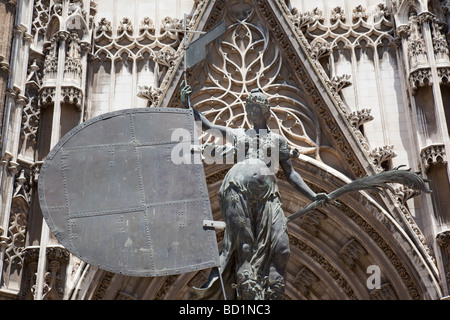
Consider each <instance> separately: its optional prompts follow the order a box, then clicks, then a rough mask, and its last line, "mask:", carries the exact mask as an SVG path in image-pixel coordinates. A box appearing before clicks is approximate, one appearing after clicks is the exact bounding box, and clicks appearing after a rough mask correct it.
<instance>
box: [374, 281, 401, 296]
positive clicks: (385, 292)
mask: <svg viewBox="0 0 450 320" xmlns="http://www.w3.org/2000/svg"><path fill="white" fill-rule="evenodd" d="M370 300H398V297H397V295H396V294H395V291H394V289H393V288H392V286H391V285H390V284H389V283H385V284H382V285H381V286H380V288H379V289H374V290H372V291H371V292H370Z"/></svg>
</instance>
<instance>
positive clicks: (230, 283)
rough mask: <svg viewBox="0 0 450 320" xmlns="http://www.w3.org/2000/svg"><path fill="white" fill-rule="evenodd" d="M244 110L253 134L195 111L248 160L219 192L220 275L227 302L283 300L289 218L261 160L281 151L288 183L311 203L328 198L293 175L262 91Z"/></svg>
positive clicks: (208, 291)
mask: <svg viewBox="0 0 450 320" xmlns="http://www.w3.org/2000/svg"><path fill="white" fill-rule="evenodd" d="M182 86H183V85H182ZM190 93H191V88H190V87H189V86H185V87H182V89H181V100H182V102H183V103H184V104H185V105H186V104H187V103H186V102H187V99H188V96H189V94H190ZM245 108H246V112H247V114H248V116H249V118H250V120H251V122H252V124H253V129H252V130H242V129H233V128H229V127H225V126H219V125H215V124H213V123H211V122H210V121H209V120H207V119H206V117H205V116H204V115H203V114H202V113H200V112H199V111H197V110H195V109H194V115H195V118H196V120H197V121H201V123H202V127H203V130H209V129H213V130H216V131H219V132H221V133H222V134H223V135H224V136H226V137H227V139H228V140H230V139H231V140H232V141H229V142H231V143H233V144H234V146H235V147H236V148H244V149H245V150H244V151H245V152H244V153H243V154H244V157H243V158H242V159H237V161H238V162H237V163H235V164H234V165H233V166H232V168H231V169H230V170H229V171H228V173H227V175H226V176H225V178H224V179H223V182H222V186H221V189H220V192H219V202H220V207H221V210H222V216H223V219H224V221H225V223H226V230H225V235H224V240H223V247H222V251H221V255H220V261H221V268H220V270H221V272H222V275H223V279H224V283H225V291H226V293H227V297H231V298H237V299H244V300H260V299H264V300H269V299H281V298H282V297H283V295H284V287H285V269H286V266H287V263H288V259H289V254H290V249H289V239H288V235H287V227H286V218H285V216H284V212H283V209H282V207H281V198H280V193H279V191H278V185H277V179H276V177H275V173H274V172H272V171H271V170H270V169H269V168H268V167H269V166H270V165H273V164H272V163H270V162H269V163H268V162H267V160H266V159H262V158H261V157H260V156H259V155H260V154H267V152H268V153H269V154H270V153H271V152H278V154H277V155H278V159H279V164H280V167H281V168H282V170H283V171H284V173H285V175H286V177H287V180H288V181H289V182H290V183H291V185H292V186H293V187H294V188H295V189H297V190H298V191H299V192H301V193H302V194H303V195H305V196H306V197H307V198H308V199H309V200H311V201H313V202H314V201H316V200H320V201H322V202H326V201H328V196H327V195H326V194H324V193H319V194H316V193H315V192H313V191H312V190H311V189H310V188H309V187H308V186H307V185H306V183H305V182H304V181H303V179H302V177H301V176H300V175H299V174H298V173H297V172H296V171H295V170H294V168H293V166H292V162H291V159H290V154H291V153H290V148H289V146H288V144H287V142H286V140H285V139H284V138H283V137H281V136H280V135H278V134H275V133H273V132H271V131H270V130H269V128H268V127H267V120H268V118H269V116H270V105H269V101H268V99H267V97H266V96H265V95H264V94H263V92H262V91H261V90H260V89H256V90H252V92H251V93H250V94H249V96H248V98H247V101H246V106H245ZM254 139H256V140H257V141H255V140H254ZM255 148H256V149H260V148H265V150H264V151H265V152H259V151H261V150H252V149H255ZM237 152H238V151H237ZM251 154H253V155H256V156H254V157H252V156H251ZM217 276H218V274H217V272H215V273H214V272H212V273H211V276H210V279H209V281H208V283H207V284H206V285H205V287H204V288H201V289H196V290H195V292H196V295H197V297H198V298H218V296H219V294H220V292H221V290H220V287H219V286H218V284H217V282H218V281H216V280H217ZM233 289H236V290H233Z"/></svg>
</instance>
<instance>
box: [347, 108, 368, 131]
mask: <svg viewBox="0 0 450 320" xmlns="http://www.w3.org/2000/svg"><path fill="white" fill-rule="evenodd" d="M370 112H371V110H370V109H362V110H358V111H355V112H352V113H350V114H349V116H348V119H349V121H350V123H351V124H352V126H353V127H354V128H359V127H361V126H362V125H363V124H364V123H367V122H369V121H372V120H373V116H372V115H371V114H370Z"/></svg>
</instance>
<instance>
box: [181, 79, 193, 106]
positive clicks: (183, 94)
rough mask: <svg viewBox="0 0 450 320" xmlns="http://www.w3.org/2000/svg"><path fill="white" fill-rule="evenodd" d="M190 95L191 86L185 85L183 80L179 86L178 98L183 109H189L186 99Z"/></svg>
mask: <svg viewBox="0 0 450 320" xmlns="http://www.w3.org/2000/svg"><path fill="white" fill-rule="evenodd" d="M191 93H192V89H191V86H189V85H186V84H185V82H184V80H183V82H181V84H180V98H181V103H182V104H183V105H184V107H185V108H189V104H188V99H189V95H190V94H191Z"/></svg>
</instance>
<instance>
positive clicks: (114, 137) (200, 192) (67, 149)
mask: <svg viewBox="0 0 450 320" xmlns="http://www.w3.org/2000/svg"><path fill="white" fill-rule="evenodd" d="M177 129H184V131H185V132H187V130H188V132H189V134H190V139H189V140H188V141H186V140H183V141H182V142H180V140H177V141H175V140H176V139H178V138H175V140H174V138H173V136H172V133H173V132H174V131H175V130H177ZM194 130H195V128H194V118H193V115H192V111H191V110H187V109H175V108H160V109H157V108H146V109H127V110H122V111H118V112H112V113H108V114H104V115H101V116H99V117H96V118H93V119H91V120H88V121H86V122H84V123H82V124H81V125H79V126H78V127H76V128H74V129H73V130H72V131H70V132H69V133H68V134H67V135H65V136H64V137H63V139H61V141H60V142H59V143H58V144H57V145H56V146H55V148H53V150H52V151H51V152H50V153H49V154H48V156H47V158H46V160H45V162H44V164H43V166H42V169H41V173H40V176H39V201H40V205H41V209H42V212H43V215H44V217H45V220H46V222H47V223H48V225H49V228H50V230H51V231H52V232H53V234H54V235H55V237H56V238H57V239H58V240H59V241H60V242H61V244H62V245H63V246H64V247H65V248H67V249H68V250H69V251H70V252H72V253H73V254H74V255H76V256H77V257H79V258H80V259H82V260H84V261H86V262H87V263H90V264H92V265H94V266H97V267H99V268H102V269H105V270H108V271H111V272H115V273H121V274H125V275H132V276H164V275H169V274H178V273H184V272H190V271H195V270H199V269H205V268H209V267H214V266H218V265H219V256H218V255H219V253H218V247H217V242H216V236H215V231H214V230H213V229H206V228H204V227H203V221H204V220H212V213H211V207H210V203H209V197H208V192H207V187H206V181H205V176H204V171H203V166H202V164H201V163H198V161H195V160H196V159H194V156H195V153H192V154H191V153H190V152H188V154H187V155H186V154H184V156H187V158H186V159H185V161H184V162H185V163H181V164H179V162H180V161H179V159H176V161H174V159H172V158H173V157H172V150H173V149H174V148H177V152H175V154H176V155H177V156H179V155H180V152H178V150H181V151H182V150H190V149H191V145H195V144H196V143H198V142H197V141H196V138H195V135H194ZM183 144H186V145H183ZM180 146H182V147H183V146H184V147H185V148H184V147H183V148H180ZM197 156H198V155H197ZM186 160H187V161H186Z"/></svg>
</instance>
